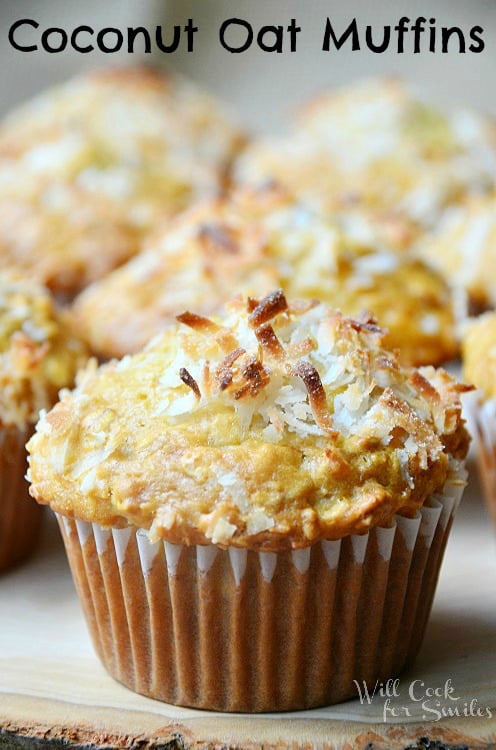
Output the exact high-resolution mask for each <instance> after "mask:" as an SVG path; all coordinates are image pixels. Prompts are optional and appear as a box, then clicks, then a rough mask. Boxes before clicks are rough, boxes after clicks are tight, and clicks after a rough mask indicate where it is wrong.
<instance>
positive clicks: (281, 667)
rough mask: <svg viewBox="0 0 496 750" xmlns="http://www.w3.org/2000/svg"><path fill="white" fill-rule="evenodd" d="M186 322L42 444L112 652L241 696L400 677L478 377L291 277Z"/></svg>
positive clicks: (195, 690) (457, 484) (33, 446)
mask: <svg viewBox="0 0 496 750" xmlns="http://www.w3.org/2000/svg"><path fill="white" fill-rule="evenodd" d="M178 321H179V323H178V324H177V325H176V326H175V327H173V328H169V329H168V330H167V331H166V332H164V333H163V334H161V335H159V336H157V337H156V338H155V339H154V340H153V341H152V342H151V343H150V345H149V346H148V347H147V348H146V349H145V350H143V351H142V352H140V353H138V354H135V355H133V356H126V357H124V359H122V360H121V361H120V362H117V361H113V362H111V363H108V364H107V365H104V366H102V367H101V368H100V369H95V366H94V365H92V366H90V367H88V368H87V369H86V371H85V372H84V373H82V374H81V375H80V377H79V380H78V385H77V387H76V388H75V390H73V391H72V392H70V391H65V392H64V393H63V394H62V398H61V401H60V402H59V403H58V404H57V405H56V406H55V407H54V409H53V410H52V411H50V412H49V413H48V414H46V415H44V416H43V417H42V418H41V419H40V421H39V423H38V425H37V431H36V434H35V435H34V436H33V438H32V439H31V440H30V442H29V446H28V449H29V452H30V470H29V473H30V480H31V482H32V485H31V493H32V495H33V496H34V497H35V498H36V499H37V500H38V501H39V502H40V503H44V504H49V505H50V506H51V507H52V508H53V509H54V510H55V512H56V513H57V515H58V518H59V522H60V527H61V530H62V534H63V536H64V540H65V544H66V548H67V552H68V556H69V560H70V563H71V567H72V571H73V575H74V579H75V582H76V586H77V588H78V592H79V595H80V597H81V600H82V603H83V607H84V611H85V615H86V619H87V622H88V626H89V629H90V632H91V634H92V638H93V642H94V644H95V648H96V650H97V652H98V654H99V656H100V658H101V660H102V662H103V664H104V665H105V666H106V668H107V669H108V671H109V672H110V673H111V674H112V675H113V676H114V677H115V678H116V679H118V680H119V681H121V682H123V683H124V684H126V685H127V686H129V687H130V688H132V689H133V690H136V691H137V692H140V693H144V694H146V695H149V696H151V697H154V698H157V699H159V700H163V701H167V702H171V703H177V704H181V705H187V706H194V707H199V708H210V709H219V710H227V711H277V710H289V709H301V708H308V707H312V706H320V705H326V704H329V703H333V702H336V701H341V700H344V699H346V698H349V697H351V696H352V695H354V694H355V691H356V688H355V684H354V682H353V681H354V680H360V681H362V680H366V681H367V682H369V683H371V684H372V683H374V682H375V680H376V679H384V678H386V677H388V676H391V675H394V674H397V673H398V672H399V671H400V670H401V669H402V668H403V667H404V665H405V664H406V663H408V662H410V661H411V659H412V658H413V657H414V656H415V653H416V652H417V650H418V647H419V645H420V642H421V640H422V634H423V631H424V627H425V623H426V620H427V617H428V613H429V609H430V605H431V602H432V597H433V594H434V589H435V584H436V579H437V574H438V570H439V565H440V563H441V558H442V554H443V549H444V545H445V543H446V539H447V535H448V532H449V529H450V526H451V520H452V517H453V513H454V511H455V509H456V506H457V504H458V501H459V499H460V496H461V492H462V488H463V486H464V471H463V468H462V467H463V459H464V457H465V455H466V452H467V446H468V435H467V433H466V431H465V428H464V425H463V419H462V417H461V409H460V403H459V395H458V394H459V392H460V390H463V386H460V385H458V384H457V383H456V382H455V381H454V380H453V379H452V378H451V377H450V376H449V375H447V374H446V373H445V372H444V371H442V370H435V369H434V368H432V367H429V368H424V369H422V370H414V369H409V368H403V367H401V366H400V365H399V364H398V360H397V357H396V356H395V355H394V354H391V353H390V352H388V351H387V350H384V349H383V348H382V340H383V336H382V333H381V331H380V329H378V328H377V326H376V325H375V323H374V321H372V320H370V319H365V318H364V319H362V320H356V319H351V318H346V317H344V316H342V315H341V314H340V313H337V312H335V311H333V310H331V309H330V308H329V307H326V306H324V305H321V304H319V303H317V302H308V301H301V302H293V303H291V302H290V303H288V302H287V300H286V298H285V296H284V294H283V293H282V292H281V291H280V290H278V291H275V292H272V293H270V294H269V295H267V296H266V297H265V298H263V299H260V300H256V299H253V298H248V299H247V300H243V301H241V300H235V301H234V302H233V303H232V304H231V305H230V306H228V310H227V315H226V316H225V317H224V318H206V317H203V316H201V315H198V314H196V313H194V312H193V311H186V312H184V313H182V314H180V315H179V316H178Z"/></svg>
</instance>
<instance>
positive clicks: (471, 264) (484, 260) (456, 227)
mask: <svg viewBox="0 0 496 750" xmlns="http://www.w3.org/2000/svg"><path fill="white" fill-rule="evenodd" d="M416 249H417V252H418V255H419V256H420V257H422V258H423V259H424V260H425V261H426V262H428V263H429V264H430V265H431V266H433V267H434V268H436V269H437V270H438V271H439V273H441V274H443V276H445V278H446V279H447V280H448V281H449V283H450V284H452V285H453V286H456V287H459V288H461V289H464V290H465V291H466V293H467V294H468V297H469V300H470V302H471V305H472V308H473V310H474V311H475V312H480V311H481V309H482V310H484V309H487V308H490V307H496V194H495V193H493V194H491V195H488V196H484V197H480V198H478V199H477V200H472V201H470V202H469V203H468V204H467V205H466V206H463V207H458V208H453V209H451V210H450V211H449V212H448V213H447V214H446V216H445V217H444V219H443V221H442V222H441V223H440V225H439V226H438V227H437V228H436V230H435V232H433V233H432V235H431V236H430V237H429V238H427V239H426V240H425V241H423V242H420V243H419V244H418V247H417V248H416Z"/></svg>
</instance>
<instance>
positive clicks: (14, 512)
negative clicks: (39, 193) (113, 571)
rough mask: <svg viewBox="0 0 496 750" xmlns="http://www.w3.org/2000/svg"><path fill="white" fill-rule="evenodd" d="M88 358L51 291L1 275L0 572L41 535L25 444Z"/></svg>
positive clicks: (18, 557)
mask: <svg viewBox="0 0 496 750" xmlns="http://www.w3.org/2000/svg"><path fill="white" fill-rule="evenodd" d="M84 355H85V349H84V347H83V346H82V344H80V343H79V342H78V341H77V340H76V339H75V338H73V336H72V335H71V333H70V331H69V328H68V326H67V324H66V322H65V320H64V319H63V318H62V317H61V316H60V315H59V313H58V312H57V310H56V308H55V306H54V303H53V301H52V299H51V297H50V295H49V294H48V292H47V291H46V290H45V289H43V288H42V287H39V286H37V285H36V284H33V283H31V282H28V281H26V280H24V279H21V278H20V277H19V276H17V275H16V274H15V273H13V272H11V271H5V270H3V271H0V570H3V569H5V568H7V567H9V566H10V565H12V564H14V563H15V562H17V561H18V560H20V559H21V558H22V557H24V556H25V555H26V554H27V553H28V552H29V551H30V549H31V548H32V546H33V544H34V541H35V539H36V536H37V531H38V526H39V520H40V512H39V510H40V509H39V507H38V506H37V505H36V503H34V502H33V501H32V500H31V498H30V497H29V495H28V485H27V483H26V481H25V478H24V475H25V473H26V468H27V467H26V450H25V447H24V446H25V443H26V440H27V439H28V437H29V436H30V434H31V432H32V429H33V425H34V423H35V422H36V421H37V420H38V415H39V412H40V410H41V409H48V408H50V407H51V406H52V405H53V404H54V403H55V401H56V400H57V396H58V391H59V389H60V388H62V387H63V386H67V385H71V384H72V383H73V380H74V375H75V373H76V368H77V366H78V365H82V364H83V363H84V362H85V360H86V357H85V356H84Z"/></svg>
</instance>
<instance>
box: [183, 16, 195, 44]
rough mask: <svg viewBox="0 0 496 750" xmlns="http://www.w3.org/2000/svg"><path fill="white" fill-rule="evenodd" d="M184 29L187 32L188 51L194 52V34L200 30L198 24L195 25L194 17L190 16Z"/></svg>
mask: <svg viewBox="0 0 496 750" xmlns="http://www.w3.org/2000/svg"><path fill="white" fill-rule="evenodd" d="M184 31H185V32H186V39H187V50H188V52H193V48H194V39H193V34H196V32H197V31H198V26H193V19H192V18H188V23H187V24H186V25H185V27H184Z"/></svg>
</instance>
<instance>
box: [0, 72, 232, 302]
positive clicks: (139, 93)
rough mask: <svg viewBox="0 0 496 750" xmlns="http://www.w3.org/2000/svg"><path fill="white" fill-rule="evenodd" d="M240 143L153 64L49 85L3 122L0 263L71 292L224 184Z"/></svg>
mask: <svg viewBox="0 0 496 750" xmlns="http://www.w3.org/2000/svg"><path fill="white" fill-rule="evenodd" d="M240 143H241V134H240V131H239V130H238V129H237V128H236V127H235V126H234V125H233V124H232V123H231V121H230V120H229V119H228V117H227V116H226V115H225V113H224V112H223V111H222V108H221V107H220V105H219V104H218V103H217V102H215V101H214V100H213V99H211V98H210V97H209V96H207V95H206V94H204V93H203V92H201V91H200V90H198V89H197V88H196V87H194V86H193V85H192V84H190V83H189V82H186V81H183V80H181V79H176V78H174V77H173V76H170V75H166V74H164V73H159V72H157V71H155V70H152V69H149V68H145V67H129V68H122V69H110V70H108V69H107V70H101V71H96V72H92V73H88V74H85V75H83V76H81V77H79V78H75V79H73V80H71V81H68V82H67V83H66V84H64V85H62V86H59V87H57V88H54V89H51V90H49V91H46V92H44V93H43V94H41V95H40V96H38V97H37V98H35V99H34V100H32V101H31V102H29V103H27V104H25V105H24V106H23V107H21V108H19V109H18V110H17V111H16V112H14V113H12V114H11V115H10V116H9V117H8V118H7V119H6V120H4V122H3V123H2V126H1V127H0V264H2V265H5V264H7V263H15V264H17V265H18V266H19V267H21V268H23V269H27V270H28V271H29V273H30V275H35V276H36V277H37V278H38V279H41V280H42V281H43V282H45V283H46V284H47V285H48V286H49V287H50V288H51V289H52V290H53V291H55V292H58V293H61V294H65V295H69V296H70V295H73V294H74V293H75V292H76V291H78V290H79V289H81V288H83V287H84V286H85V285H86V284H88V283H89V282H90V281H92V280H93V279H96V278H99V277H100V276H102V275H103V274H104V273H106V272H107V271H109V270H110V269H112V268H114V267H115V266H118V265H119V264H120V263H122V262H123V261H125V260H127V259H128V258H129V257H130V256H132V255H134V254H135V253H136V252H137V250H138V249H139V247H140V243H141V241H142V239H143V237H144V236H146V235H147V234H148V232H149V231H150V230H151V229H152V228H153V227H154V226H155V225H156V224H157V222H160V221H162V220H166V219H167V218H168V217H170V216H171V215H173V214H175V213H177V212H178V211H180V210H182V209H184V208H185V207H186V206H188V205H189V204H190V203H192V202H193V201H194V200H196V199H198V198H204V197H206V196H211V195H215V194H216V193H218V192H219V190H220V189H221V188H222V187H223V184H224V180H225V176H226V169H227V167H228V165H229V162H230V160H231V158H232V157H233V154H234V152H235V151H236V150H237V148H238V147H239V146H240Z"/></svg>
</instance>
